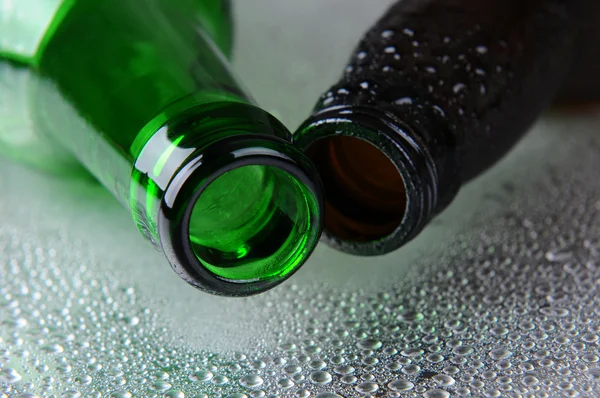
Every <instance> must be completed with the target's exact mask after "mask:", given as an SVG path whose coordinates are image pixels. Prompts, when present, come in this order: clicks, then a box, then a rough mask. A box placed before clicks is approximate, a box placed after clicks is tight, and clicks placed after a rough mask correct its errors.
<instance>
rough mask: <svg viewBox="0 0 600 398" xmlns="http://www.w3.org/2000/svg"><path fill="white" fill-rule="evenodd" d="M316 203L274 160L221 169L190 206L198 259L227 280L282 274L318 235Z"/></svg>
mask: <svg viewBox="0 0 600 398" xmlns="http://www.w3.org/2000/svg"><path fill="white" fill-rule="evenodd" d="M318 212H319V205H318V200H317V198H315V197H314V195H313V193H312V191H311V190H310V189H309V188H308V187H307V186H306V185H305V184H304V183H303V182H302V181H300V180H299V179H297V178H296V177H294V176H293V175H291V174H289V173H288V172H286V171H285V170H282V169H279V168H277V167H274V166H266V165H247V166H243V167H239V168H236V169H234V170H231V171H228V172H226V173H224V174H222V175H220V176H219V177H218V178H217V179H215V180H214V181H213V182H211V183H210V184H209V185H208V187H206V189H205V190H204V191H203V192H202V194H201V195H200V197H199V198H198V200H197V201H196V203H195V205H194V208H193V210H192V214H191V219H190V225H189V236H190V242H191V245H192V248H193V251H194V254H195V255H196V257H197V259H198V260H199V261H200V263H201V264H202V265H203V266H204V267H206V268H207V269H208V270H209V271H211V272H212V273H213V274H215V275H216V276H218V277H220V278H222V279H225V280H228V281H231V282H249V281H259V280H266V279H270V280H273V279H283V278H284V277H285V276H286V275H288V274H290V273H291V272H292V271H294V270H295V269H296V268H297V267H299V266H300V265H302V263H303V262H304V260H305V259H306V257H307V256H308V255H309V254H310V252H311V251H312V249H313V248H314V245H315V244H316V241H317V240H318V239H319V227H318V225H315V223H316V222H317V220H319V214H318Z"/></svg>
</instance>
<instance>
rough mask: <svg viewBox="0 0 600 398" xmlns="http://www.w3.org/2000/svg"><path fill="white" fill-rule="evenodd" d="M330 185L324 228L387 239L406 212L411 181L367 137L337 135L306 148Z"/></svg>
mask: <svg viewBox="0 0 600 398" xmlns="http://www.w3.org/2000/svg"><path fill="white" fill-rule="evenodd" d="M306 153H307V155H308V156H309V157H310V159H311V160H312V161H313V163H314V164H315V166H316V167H317V169H318V171H319V173H320V175H321V179H322V181H323V186H324V189H325V229H326V230H327V232H328V234H329V235H330V236H332V237H335V238H338V239H343V240H345V241H348V242H357V243H364V242H371V241H376V240H379V239H382V238H384V237H386V236H389V235H390V234H392V233H394V231H395V230H396V229H397V228H398V226H399V225H400V224H401V223H402V221H403V219H404V215H405V213H406V210H407V193H406V184H405V183H404V179H403V178H402V175H401V174H400V172H399V170H398V169H397V167H396V166H395V164H394V163H393V162H392V160H390V159H389V157H388V156H387V155H386V154H385V153H384V152H383V151H381V150H380V149H378V148H377V147H375V146H374V145H372V144H371V143H369V142H368V141H366V140H362V139H359V138H355V137H351V136H344V135H336V136H328V137H325V138H322V139H319V140H317V141H315V142H314V143H312V144H311V145H310V146H309V147H308V149H307V150H306Z"/></svg>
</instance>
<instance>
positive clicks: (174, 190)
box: [156, 134, 324, 296]
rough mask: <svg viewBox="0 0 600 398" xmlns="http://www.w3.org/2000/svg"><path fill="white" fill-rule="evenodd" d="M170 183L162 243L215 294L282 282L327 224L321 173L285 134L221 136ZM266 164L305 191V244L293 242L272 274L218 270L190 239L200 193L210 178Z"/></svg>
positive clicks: (181, 269) (184, 274) (161, 216)
mask: <svg viewBox="0 0 600 398" xmlns="http://www.w3.org/2000/svg"><path fill="white" fill-rule="evenodd" d="M189 159H190V160H188V161H187V162H186V164H185V165H184V166H183V167H182V168H181V169H180V170H179V171H178V172H177V173H176V174H175V176H174V177H173V179H172V180H171V182H170V183H169V185H168V187H167V189H166V190H165V193H164V195H163V199H162V200H161V202H160V204H159V207H158V215H157V219H156V220H157V232H158V236H159V241H160V245H161V246H162V249H163V251H164V253H165V255H166V257H167V259H168V260H169V262H170V264H171V266H172V268H173V270H174V271H175V272H176V273H177V274H178V275H179V276H180V277H181V278H183V279H184V280H185V281H186V282H188V283H189V284H191V285H193V286H195V287H197V288H199V289H201V290H204V291H207V292H210V293H212V294H217V295H225V296H249V295H254V294H257V293H260V292H263V291H266V290H268V289H271V288H272V287H274V286H276V285H278V284H280V283H282V282H283V281H285V280H286V279H288V278H289V277H290V276H292V275H293V274H294V273H295V272H296V271H297V270H298V269H299V268H300V267H301V266H302V265H303V264H304V263H305V262H306V260H307V259H308V258H309V256H310V254H311V253H312V251H313V250H314V248H315V247H316V245H317V243H318V241H319V239H320V236H321V232H322V228H323V225H322V224H323V220H322V213H323V208H324V205H323V197H322V188H321V183H320V179H319V176H318V173H317V172H316V170H315V169H314V167H313V165H312V164H311V163H310V161H309V160H308V158H307V157H306V155H304V154H303V153H302V152H300V151H299V150H297V149H296V148H294V147H293V146H291V145H290V143H289V142H288V141H286V140H284V139H281V138H278V137H274V136H273V137H271V136H264V135H260V134H242V135H235V136H231V137H227V138H222V139H220V140H218V141H216V142H213V143H211V144H210V145H208V146H206V147H203V148H202V149H201V150H199V151H198V152H197V153H196V154H194V155H193V156H192V157H190V158H189ZM246 166H266V167H272V168H276V169H278V170H281V171H283V172H284V173H287V174H288V175H289V176H290V177H291V178H292V181H297V182H298V183H299V184H301V185H302V186H303V188H304V192H305V193H306V194H307V197H305V203H306V209H305V214H307V216H308V217H310V220H309V222H308V223H307V224H306V228H305V229H304V231H300V232H301V233H299V234H296V235H297V237H298V239H302V240H303V244H302V245H296V246H295V248H294V247H293V248H292V249H293V250H292V252H291V253H289V255H288V256H287V257H286V259H287V262H285V263H283V264H281V266H280V267H279V269H276V268H277V267H275V268H273V267H271V271H270V274H269V275H265V276H264V277H262V278H260V277H256V278H244V279H241V280H236V279H232V278H228V277H227V275H228V274H227V273H226V272H225V273H220V272H215V271H216V269H215V267H214V266H211V265H210V264H206V263H204V262H203V261H202V259H201V258H199V256H198V255H197V253H196V251H195V249H194V244H193V242H192V241H191V239H190V223H191V222H192V214H193V211H194V208H195V206H196V204H197V203H198V200H199V198H201V196H202V195H203V194H204V193H205V192H206V190H207V188H209V187H210V185H211V183H213V182H214V181H216V180H217V179H219V178H221V177H223V175H225V174H226V173H228V172H231V171H232V170H237V169H240V168H243V167H246Z"/></svg>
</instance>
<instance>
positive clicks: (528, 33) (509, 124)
mask: <svg viewBox="0 0 600 398" xmlns="http://www.w3.org/2000/svg"><path fill="white" fill-rule="evenodd" d="M585 3H586V2H585V1H579V0H486V1H481V0H404V1H399V2H398V3H396V4H395V5H393V6H392V7H391V8H390V9H389V10H388V12H387V13H386V14H385V15H384V16H383V17H382V18H381V19H380V20H379V21H378V22H377V23H376V24H375V25H374V26H373V27H372V28H371V29H370V30H369V31H368V32H367V34H366V35H365V36H364V38H363V39H362V40H361V42H360V43H359V45H358V47H357V48H356V50H355V52H354V54H353V55H352V57H351V59H350V61H349V64H348V66H347V67H346V70H345V73H344V74H343V77H342V78H341V80H340V81H339V82H338V83H337V84H335V85H334V86H333V87H332V88H331V89H330V90H329V91H327V92H326V93H325V94H324V95H323V96H322V97H321V98H320V100H319V102H318V103H317V105H316V107H315V110H314V113H313V115H312V116H311V117H310V118H309V119H308V120H307V121H306V122H305V123H304V124H303V125H302V126H301V127H300V128H299V130H298V132H297V133H296V135H295V143H296V145H298V146H299V147H300V148H302V149H303V150H305V151H306V152H307V153H308V155H309V157H311V159H312V160H313V161H314V163H315V164H316V165H317V168H318V169H319V171H320V173H321V177H322V179H323V183H324V185H325V190H326V193H325V195H326V216H325V234H324V239H325V241H326V242H327V243H329V244H330V245H332V246H333V247H335V248H338V249H340V250H343V251H345V252H349V253H353V254H359V255H378V254H384V253H387V252H390V251H392V250H395V249H397V248H398V247H400V246H402V245H403V244H404V243H406V242H407V241H409V240H410V239H412V238H413V237H414V236H416V235H417V234H418V233H419V232H420V231H421V230H422V228H423V227H424V226H425V225H426V224H427V223H428V222H429V220H430V219H431V218H432V217H433V216H434V215H436V214H437V213H439V212H440V211H441V210H443V209H444V208H445V207H446V206H447V205H448V204H449V203H450V202H451V201H452V200H453V198H454V197H455V196H456V193H457V192H458V190H459V188H460V187H461V185H462V184H463V183H465V182H467V181H469V180H470V179H472V178H473V177H475V176H476V175H478V174H479V173H481V172H482V171H483V170H485V169H486V168H488V167H489V166H491V165H492V164H494V163H495V162H496V161H497V160H499V159H500V158H501V157H502V156H503V155H504V154H505V153H506V152H507V151H508V150H509V149H510V148H511V147H512V146H513V145H514V144H515V143H516V141H517V140H518V139H519V138H520V137H521V136H522V135H523V133H524V132H526V131H527V129H528V128H529V127H530V126H531V125H532V123H533V122H534V121H535V120H536V118H537V117H538V116H539V115H540V113H541V112H542V111H543V110H544V109H545V108H546V107H547V106H548V105H550V104H551V103H552V101H553V100H554V99H555V98H556V95H557V93H558V92H559V90H560V89H561V86H564V84H565V81H566V77H567V75H568V72H569V70H570V68H571V67H572V63H573V60H574V59H575V54H576V53H577V51H578V50H577V46H576V44H577V43H578V40H579V38H578V36H579V34H580V30H581V29H580V21H581V18H580V16H581V14H582V9H583V8H585V7H584V5H585ZM575 83H576V82H573V86H576V84H575Z"/></svg>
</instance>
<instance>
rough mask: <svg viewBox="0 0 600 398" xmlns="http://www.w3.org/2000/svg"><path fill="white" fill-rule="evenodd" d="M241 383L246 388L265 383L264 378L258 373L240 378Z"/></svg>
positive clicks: (256, 386) (253, 387)
mask: <svg viewBox="0 0 600 398" xmlns="http://www.w3.org/2000/svg"><path fill="white" fill-rule="evenodd" d="M240 384H241V385H242V386H244V387H246V388H250V389H255V388H258V387H260V386H261V385H262V384H263V379H262V378H261V377H260V376H258V375H248V376H244V377H242V378H241V379H240Z"/></svg>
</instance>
